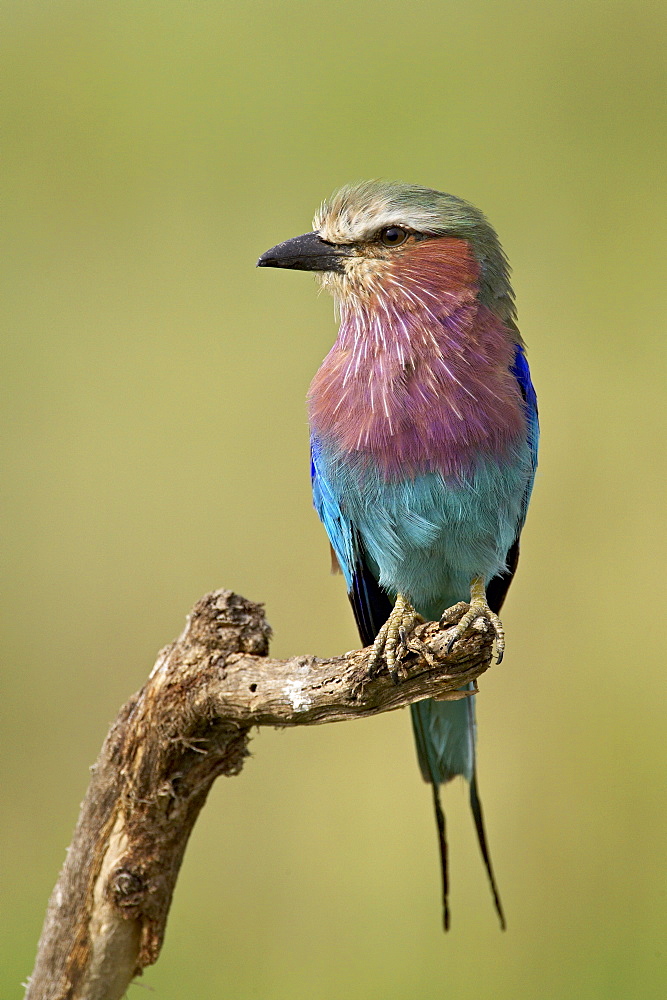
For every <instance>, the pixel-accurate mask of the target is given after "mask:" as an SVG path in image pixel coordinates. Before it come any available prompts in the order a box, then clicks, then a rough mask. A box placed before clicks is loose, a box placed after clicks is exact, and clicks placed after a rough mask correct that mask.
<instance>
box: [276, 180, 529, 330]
mask: <svg viewBox="0 0 667 1000" xmlns="http://www.w3.org/2000/svg"><path fill="white" fill-rule="evenodd" d="M257 266H258V267H283V268H292V269H296V270H301V271H315V272H317V273H318V275H319V277H320V280H321V283H322V285H323V286H325V287H327V288H328V289H329V290H330V291H331V292H332V293H333V294H334V297H335V298H336V299H337V300H338V302H339V303H340V304H343V305H344V304H345V303H348V304H352V305H354V304H357V305H359V304H372V301H373V299H374V298H377V297H378V295H381V294H383V295H385V296H386V295H387V294H388V293H389V294H392V295H398V294H400V291H401V290H402V289H404V290H406V292H410V289H411V288H412V289H413V290H414V289H415V288H420V287H421V288H423V287H424V285H425V284H428V286H429V288H430V289H431V292H430V294H434V292H435V293H436V294H437V293H444V294H446V293H447V292H448V291H459V290H461V289H463V288H467V289H469V290H470V291H471V292H472V290H473V289H474V294H475V295H478V296H479V298H480V300H481V301H482V302H483V303H484V304H485V305H486V306H488V307H489V308H490V309H492V310H493V311H494V312H495V313H496V314H497V315H498V316H499V317H500V318H501V319H502V320H504V321H505V322H507V323H510V324H512V325H513V319H514V298H513V294H512V288H511V285H510V281H509V267H508V264H507V258H506V257H505V254H504V253H503V250H502V247H501V246H500V242H499V240H498V237H497V235H496V233H495V230H494V229H493V227H492V226H491V225H490V223H489V222H488V221H487V219H486V218H485V216H484V215H483V214H482V212H480V211H479V209H477V208H475V207H474V206H473V205H471V204H469V203H468V202H466V201H463V200H462V199H460V198H456V197H455V196H454V195H451V194H444V193H443V192H441V191H433V190H431V189H430V188H425V187H420V186H418V185H411V184H398V183H389V182H385V181H365V182H363V183H361V184H355V185H350V186H347V187H344V188H341V189H340V190H339V191H337V192H336V193H335V194H334V195H332V197H331V198H329V199H328V200H327V201H325V202H324V203H323V205H322V206H321V207H320V208H319V210H318V211H317V212H316V214H315V218H314V220H313V232H311V233H306V234H305V235H303V236H296V237H294V238H293V239H290V240H286V241H285V242H284V243H279V244H278V245H277V246H275V247H272V248H271V249H270V250H267V251H266V253H265V254H263V255H262V256H261V257H260V258H259V261H258V262H257ZM419 297H420V299H421V296H419Z"/></svg>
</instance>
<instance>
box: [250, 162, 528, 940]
mask: <svg viewBox="0 0 667 1000" xmlns="http://www.w3.org/2000/svg"><path fill="white" fill-rule="evenodd" d="M257 266H259V267H278V268H288V269H293V270H302V271H312V272H315V274H316V276H317V277H318V279H319V282H320V284H321V286H322V287H323V288H325V289H327V290H328V291H330V292H331V293H332V294H333V297H334V300H335V308H336V315H337V317H338V319H339V329H338V335H337V338H336V340H335V343H334V344H333V347H332V348H331V350H330V351H329V353H328V354H327V355H326V357H325V359H324V361H323V363H322V365H321V367H320V368H319V370H318V371H317V373H316V375H315V377H314V379H313V381H312V383H311V386H310V389H309V392H308V415H309V424H310V435H311V479H312V491H313V502H314V506H315V509H316V511H317V513H318V515H319V517H320V519H321V521H322V523H323V525H324V528H325V529H326V532H327V534H328V537H329V541H330V545H331V550H332V558H333V560H334V563H335V564H337V566H338V567H339V568H340V570H341V571H342V573H343V575H344V577H345V582H346V585H347V591H348V596H349V599H350V602H351V604H352V610H353V612H354V616H355V619H356V623H357V627H358V630H359V634H360V638H361V641H362V643H363V644H364V646H372V650H371V652H370V654H369V664H370V666H371V667H373V668H375V669H379V668H381V667H382V665H384V668H386V669H387V670H388V671H389V673H390V674H391V675H392V676H394V678H395V679H398V677H399V667H400V658H401V655H402V652H403V650H404V648H405V641H406V636H407V635H408V634H409V632H410V630H411V629H412V627H413V626H414V625H415V624H416V623H417V622H419V621H420V620H422V619H424V620H427V621H430V620H438V619H441V621H442V622H443V625H444V622H445V619H444V618H441V616H442V615H443V612H444V611H445V609H448V608H450V607H451V606H453V605H455V604H457V603H458V602H466V603H467V604H469V610H468V611H467V613H466V614H464V616H463V617H462V618H461V619H460V621H459V622H458V624H457V625H456V626H455V627H454V628H453V629H452V630H451V632H450V633H449V634H450V635H451V638H450V640H449V644H448V649H451V647H452V645H453V644H454V643H455V642H456V641H458V640H459V639H460V638H461V637H462V636H463V635H464V634H465V632H466V631H467V630H468V629H469V628H471V627H473V626H474V625H475V624H476V623H477V622H478V620H481V621H482V622H484V623H486V624H485V625H481V626H479V627H481V628H488V629H491V630H492V631H493V633H494V637H495V643H496V652H497V660H498V661H500V660H501V659H502V656H503V652H504V648H505V634H504V630H503V626H502V623H501V620H500V618H499V617H498V615H499V612H500V609H501V606H502V604H503V601H504V599H505V596H506V594H507V591H508V588H509V586H510V584H511V582H512V579H513V577H514V573H515V571H516V568H517V563H518V559H519V538H520V535H521V530H522V528H523V525H524V521H525V518H526V512H527V509H528V503H529V500H530V495H531V491H532V487H533V480H534V477H535V470H536V466H537V448H538V437H539V425H538V413H537V399H536V394H535V390H534V388H533V384H532V381H531V376H530V370H529V367H528V361H527V357H526V349H525V344H524V341H523V339H522V337H521V334H520V333H519V329H518V326H517V314H516V308H515V297H514V292H513V289H512V285H511V282H510V268H509V263H508V259H507V257H506V255H505V253H504V251H503V249H502V246H501V244H500V241H499V239H498V236H497V234H496V232H495V230H494V228H493V227H492V225H491V224H490V222H489V221H488V220H487V218H486V217H485V215H484V214H483V213H482V212H481V211H480V210H479V209H478V208H476V207H475V206H473V205H472V204H470V203H469V202H467V201H465V200H463V199H461V198H458V197H456V196H454V195H451V194H447V193H445V192H442V191H437V190H434V189H432V188H428V187H423V186H420V185H413V184H405V183H397V182H390V181H384V180H372V181H364V182H361V183H355V184H350V185H347V186H345V187H342V188H340V189H339V190H337V191H336V192H335V193H334V194H333V195H332V196H331V197H330V198H328V199H327V200H326V201H324V202H323V204H322V205H321V207H320V208H319V209H318V211H317V212H316V214H315V217H314V220H313V229H312V231H311V232H308V233H305V234H304V235H302V236H296V237H294V238H291V239H288V240H286V241H284V242H282V243H279V244H277V245H276V246H274V247H272V248H271V249H270V250H267V251H266V253H264V254H262V256H261V257H260V258H259V260H258V262H257ZM471 690H472V686H471V685H469V686H468V689H467V690H466V691H462V693H461V697H460V699H458V700H454V701H436V700H434V699H426V700H423V701H419V702H417V703H416V704H414V705H412V706H411V709H410V710H411V715H412V725H413V729H414V736H415V741H416V747H417V758H418V763H419V767H420V770H421V773H422V776H423V778H424V780H425V781H426V782H427V783H428V784H429V785H430V786H431V788H432V797H433V806H434V810H435V818H436V829H437V834H438V843H439V853H440V868H441V886H442V893H441V895H442V899H441V904H442V919H443V925H444V929H445V930H447V929H449V926H450V909H449V871H448V845H447V837H446V826H445V814H444V811H443V807H442V801H441V794H440V789H441V786H443V785H446V784H447V783H449V782H451V781H452V780H453V779H454V778H457V777H459V776H462V777H463V779H465V781H466V782H467V783H468V786H469V801H470V808H471V811H472V816H473V820H474V826H475V830H476V834H477V839H478V843H479V847H480V851H481V855H482V859H483V863H484V866H485V868H486V873H487V876H488V881H489V884H490V889H491V893H492V898H493V902H494V906H495V909H496V912H497V915H498V918H499V922H500V926H501V928H502V929H503V930H504V929H505V926H506V924H505V915H504V911H503V907H502V903H501V900H500V895H499V892H498V887H497V883H496V879H495V875H494V870H493V866H492V863H491V856H490V853H489V847H488V841H487V835H486V830H485V824H484V818H483V813H482V806H481V800H480V795H479V790H478V782H477V767H476V735H477V733H476V721H475V695H473V694H471Z"/></svg>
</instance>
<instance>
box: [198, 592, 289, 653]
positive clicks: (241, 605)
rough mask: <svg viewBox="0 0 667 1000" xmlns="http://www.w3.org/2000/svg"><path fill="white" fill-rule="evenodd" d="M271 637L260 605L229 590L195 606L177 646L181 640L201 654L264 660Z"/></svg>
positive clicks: (213, 595)
mask: <svg viewBox="0 0 667 1000" xmlns="http://www.w3.org/2000/svg"><path fill="white" fill-rule="evenodd" d="M272 634H273V633H272V630H271V626H270V625H269V623H268V622H267V620H266V618H265V616H264V605H263V604H255V603H254V602H253V601H249V600H247V598H245V597H241V595H240V594H235V593H234V592H233V591H231V590H214V591H213V593H211V594H206V596H205V597H202V599H201V600H200V601H198V602H197V604H195V606H194V608H193V609H192V611H191V612H190V614H189V615H188V619H187V624H186V626H185V631H184V632H183V635H182V636H181V638H180V640H179V642H183V641H184V640H185V641H187V642H188V643H189V644H190V645H192V646H195V645H198V646H201V648H202V649H203V650H204V651H205V652H208V653H211V652H215V653H217V654H218V655H220V654H222V655H223V656H224V655H227V654H229V653H249V654H251V655H253V656H266V655H267V654H268V652H269V640H270V639H271V636H272Z"/></svg>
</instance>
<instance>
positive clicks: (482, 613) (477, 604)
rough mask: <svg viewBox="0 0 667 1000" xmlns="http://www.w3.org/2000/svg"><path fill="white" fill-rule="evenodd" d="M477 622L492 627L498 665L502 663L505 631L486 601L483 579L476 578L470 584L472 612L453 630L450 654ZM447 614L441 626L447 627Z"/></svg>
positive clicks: (450, 640)
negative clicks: (455, 644)
mask: <svg viewBox="0 0 667 1000" xmlns="http://www.w3.org/2000/svg"><path fill="white" fill-rule="evenodd" d="M477 621H484V622H486V623H487V624H488V625H490V626H491V628H492V629H493V632H494V634H495V637H496V651H497V660H496V662H497V663H500V662H501V660H502V658H503V654H504V652H505V629H504V628H503V623H502V622H501V620H500V618H499V617H498V615H497V614H495V613H494V612H493V611H492V610H491V608H490V607H489V605H488V604H487V601H486V590H485V588H484V581H483V580H482V578H481V577H478V576H477V577H475V579H474V580H473V581H472V583H471V584H470V610H469V611H466V613H465V614H464V616H463V618H461V620H460V622H459V623H458V625H456V626H455V628H454V629H452V632H451V635H450V639H449V642H448V643H447V652H448V653H450V652H451V650H452V647H453V645H454V643H455V642H456V640H457V639H460V638H461V636H462V635H464V633H465V632H467V631H468V629H469V628H470V627H471V626H472V625H474V624H475V623H476V622H477ZM447 624H448V622H447V612H446V611H445V612H444V614H443V616H442V618H441V619H440V625H441V626H442V627H444V626H445V625H447Z"/></svg>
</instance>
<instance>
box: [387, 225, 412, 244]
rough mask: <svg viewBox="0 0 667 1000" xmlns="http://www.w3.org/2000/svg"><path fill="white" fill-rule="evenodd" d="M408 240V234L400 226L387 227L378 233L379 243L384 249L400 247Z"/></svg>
mask: <svg viewBox="0 0 667 1000" xmlns="http://www.w3.org/2000/svg"><path fill="white" fill-rule="evenodd" d="M407 238H408V232H407V230H405V229H401V227H400V226H388V227H387V228H386V229H383V230H382V232H381V233H380V242H381V243H383V244H384V245H385V246H386V247H400V245H401V243H405V241H406V240H407Z"/></svg>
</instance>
